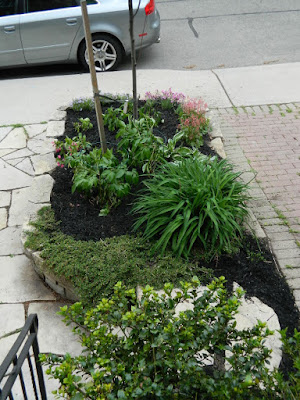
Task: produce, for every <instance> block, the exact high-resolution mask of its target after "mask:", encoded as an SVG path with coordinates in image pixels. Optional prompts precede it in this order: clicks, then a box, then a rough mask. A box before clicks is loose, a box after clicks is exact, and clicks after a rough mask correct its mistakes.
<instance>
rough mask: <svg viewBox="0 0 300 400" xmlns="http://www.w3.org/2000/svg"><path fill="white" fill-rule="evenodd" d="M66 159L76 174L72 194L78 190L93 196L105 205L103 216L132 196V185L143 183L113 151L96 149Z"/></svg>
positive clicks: (101, 213) (102, 210) (134, 171)
mask: <svg viewBox="0 0 300 400" xmlns="http://www.w3.org/2000/svg"><path fill="white" fill-rule="evenodd" d="M65 159H66V163H67V165H68V166H70V167H71V168H73V172H74V176H73V185H72V193H74V192H75V190H76V191H78V192H84V193H85V194H87V195H90V196H91V195H92V196H93V197H94V198H95V199H96V201H97V203H99V204H100V205H101V206H103V208H102V209H101V211H100V215H106V214H108V213H109V211H110V209H111V208H112V207H115V206H117V205H118V204H119V203H120V200H121V199H122V197H124V196H126V195H127V194H128V193H129V190H130V187H131V185H132V184H137V183H138V181H139V176H138V173H137V171H136V170H135V169H132V170H129V169H128V167H127V165H126V163H125V162H121V163H120V162H119V160H118V159H117V158H116V157H115V156H114V154H113V151H112V150H109V149H108V150H107V151H106V152H105V153H103V152H102V150H101V149H93V150H92V151H90V152H89V153H85V152H80V153H76V154H73V155H72V156H68V157H66V158H65Z"/></svg>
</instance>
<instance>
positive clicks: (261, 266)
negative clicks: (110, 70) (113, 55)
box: [51, 108, 299, 371]
mask: <svg viewBox="0 0 300 400" xmlns="http://www.w3.org/2000/svg"><path fill="white" fill-rule="evenodd" d="M104 110H105V108H104ZM162 113H163V115H162V118H163V119H164V124H161V125H160V126H159V127H158V129H157V130H156V132H155V133H156V134H157V135H159V136H161V137H163V138H164V140H167V139H168V138H171V137H172V136H173V134H174V132H175V131H176V128H177V126H178V120H177V117H176V115H175V114H174V113H173V112H171V111H162ZM80 117H83V118H85V117H89V118H90V120H91V122H92V123H93V125H94V128H93V130H90V131H88V132H87V134H86V136H87V139H88V141H90V142H91V143H93V145H95V146H99V136H98V132H97V130H96V129H95V127H96V126H97V123H96V117H95V112H94V111H93V112H74V111H73V110H71V109H69V110H68V112H67V120H66V130H65V136H69V137H72V136H75V134H74V130H73V123H74V122H76V121H78V118H80ZM106 138H107V143H108V147H109V148H114V149H116V144H117V141H116V139H115V134H114V133H113V134H111V133H110V132H108V131H107V130H106ZM201 152H203V153H205V154H208V155H213V154H214V153H213V151H212V150H211V149H210V147H209V145H208V138H206V140H205V143H204V145H203V147H202V148H201ZM52 176H53V178H54V179H55V184H54V187H53V191H52V195H51V205H52V208H53V209H54V212H55V216H56V219H57V220H59V221H61V230H62V231H63V232H64V233H65V234H67V235H72V236H73V237H74V238H76V239H77V240H94V241H97V240H99V239H105V238H108V237H112V236H120V235H124V234H128V233H131V232H132V224H133V216H132V215H131V214H130V209H131V204H132V201H133V199H134V196H135V194H136V192H137V191H138V190H139V189H140V187H141V183H140V184H139V185H138V186H136V187H135V188H134V189H133V190H132V193H131V194H130V195H129V196H127V197H126V198H125V199H124V201H122V203H121V205H120V206H119V207H118V208H116V209H114V210H112V211H111V212H110V214H109V215H107V216H105V217H100V216H99V205H96V204H93V202H92V201H90V200H88V199H86V198H85V197H84V196H82V195H80V194H78V193H74V194H71V186H72V172H71V171H70V170H68V169H66V168H59V167H57V168H56V169H55V171H54V172H53V174H52ZM201 265H202V266H207V267H210V268H213V270H214V271H215V275H216V276H221V275H223V276H225V277H226V279H227V285H228V288H229V289H231V288H232V285H233V282H237V283H238V284H239V285H240V286H242V287H243V289H244V290H245V291H246V295H247V297H252V296H256V297H257V298H259V299H260V300H261V301H262V302H264V303H265V304H267V305H268V306H270V307H271V308H273V309H274V311H275V312H276V314H277V315H278V318H279V321H280V325H281V328H282V329H284V328H288V332H289V333H290V334H292V333H293V331H294V328H299V325H298V324H299V312H298V310H297V308H296V306H295V303H294V299H293V296H292V294H291V292H290V290H289V287H288V285H287V284H286V282H285V280H284V279H283V277H282V275H281V273H280V272H279V270H278V268H277V265H276V262H275V261H274V257H273V255H272V253H271V252H270V250H269V246H268V243H267V242H262V241H260V242H258V241H257V240H256V239H255V238H253V237H251V236H247V237H246V238H245V240H244V247H243V248H241V250H240V251H239V252H238V253H237V254H235V255H223V256H220V257H218V258H217V259H214V260H213V261H211V262H210V263H205V262H204V261H202V260H201ZM281 367H282V368H283V370H284V371H288V370H289V369H290V367H291V365H290V361H289V360H288V359H287V358H286V357H284V358H283V361H282V365H281Z"/></svg>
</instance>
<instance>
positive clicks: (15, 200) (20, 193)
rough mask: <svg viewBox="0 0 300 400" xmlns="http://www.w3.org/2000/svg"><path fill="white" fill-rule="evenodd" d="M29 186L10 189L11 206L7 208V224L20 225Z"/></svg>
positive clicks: (26, 204) (24, 211)
mask: <svg viewBox="0 0 300 400" xmlns="http://www.w3.org/2000/svg"><path fill="white" fill-rule="evenodd" d="M30 191H31V188H29V187H27V188H22V189H16V190H13V191H12V198H11V206H10V209H9V218H8V226H16V225H22V224H23V221H24V216H25V214H26V209H27V207H28V199H29V196H30Z"/></svg>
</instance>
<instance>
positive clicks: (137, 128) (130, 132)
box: [116, 116, 163, 173]
mask: <svg viewBox="0 0 300 400" xmlns="http://www.w3.org/2000/svg"><path fill="white" fill-rule="evenodd" d="M154 125H155V120H154V119H153V118H151V117H149V116H145V117H144V118H141V119H140V120H133V119H131V118H129V121H128V124H125V123H124V122H121V123H120V129H119V131H118V133H117V135H116V137H117V138H120V141H119V143H118V151H119V152H120V153H121V154H122V157H123V159H124V160H126V162H127V163H128V165H130V166H134V167H139V168H141V169H142V171H143V172H147V173H149V172H152V171H153V170H154V169H155V167H156V165H157V164H158V163H159V162H161V161H162V160H163V158H162V153H163V148H162V145H163V139H162V138H160V137H158V136H155V135H154V134H153V127H154Z"/></svg>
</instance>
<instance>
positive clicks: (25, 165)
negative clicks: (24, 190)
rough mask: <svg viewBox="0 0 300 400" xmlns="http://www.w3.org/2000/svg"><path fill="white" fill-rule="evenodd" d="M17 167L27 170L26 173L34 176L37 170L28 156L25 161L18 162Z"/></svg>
mask: <svg viewBox="0 0 300 400" xmlns="http://www.w3.org/2000/svg"><path fill="white" fill-rule="evenodd" d="M16 167H17V168H18V169H19V170H20V171H22V172H25V174H28V175H31V176H34V175H35V171H34V169H33V166H32V164H31V161H30V159H29V158H28V157H26V158H25V159H24V160H23V161H21V162H20V163H18V164H17V165H16Z"/></svg>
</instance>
